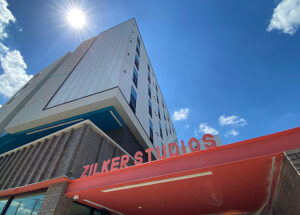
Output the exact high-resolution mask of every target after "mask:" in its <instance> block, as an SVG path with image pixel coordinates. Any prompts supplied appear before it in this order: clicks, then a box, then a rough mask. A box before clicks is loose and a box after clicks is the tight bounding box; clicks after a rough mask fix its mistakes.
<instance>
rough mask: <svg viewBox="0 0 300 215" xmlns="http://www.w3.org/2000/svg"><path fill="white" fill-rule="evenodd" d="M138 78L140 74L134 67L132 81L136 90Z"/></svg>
mask: <svg viewBox="0 0 300 215" xmlns="http://www.w3.org/2000/svg"><path fill="white" fill-rule="evenodd" d="M138 78H139V74H138V72H137V71H136V69H135V67H134V68H133V75H132V81H133V83H134V85H135V87H136V88H137V87H138Z"/></svg>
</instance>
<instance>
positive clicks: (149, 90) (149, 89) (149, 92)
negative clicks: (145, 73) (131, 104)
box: [148, 84, 151, 99]
mask: <svg viewBox="0 0 300 215" xmlns="http://www.w3.org/2000/svg"><path fill="white" fill-rule="evenodd" d="M148 96H149V98H150V99H151V87H150V84H148Z"/></svg>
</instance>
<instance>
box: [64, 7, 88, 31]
mask: <svg viewBox="0 0 300 215" xmlns="http://www.w3.org/2000/svg"><path fill="white" fill-rule="evenodd" d="M67 20H68V22H69V24H70V25H71V26H72V27H74V28H77V29H79V28H83V27H84V26H85V24H86V19H85V15H84V13H83V12H82V11H81V10H79V9H77V8H72V9H70V10H69V11H68V12H67Z"/></svg>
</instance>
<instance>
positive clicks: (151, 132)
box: [149, 119, 153, 143]
mask: <svg viewBox="0 0 300 215" xmlns="http://www.w3.org/2000/svg"><path fill="white" fill-rule="evenodd" d="M149 132H150V140H151V142H152V143H153V124H152V122H151V120H150V119H149Z"/></svg>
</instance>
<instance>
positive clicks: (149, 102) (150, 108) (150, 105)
mask: <svg viewBox="0 0 300 215" xmlns="http://www.w3.org/2000/svg"><path fill="white" fill-rule="evenodd" d="M148 106H149V114H150V116H151V117H152V104H151V101H150V100H148Z"/></svg>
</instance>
